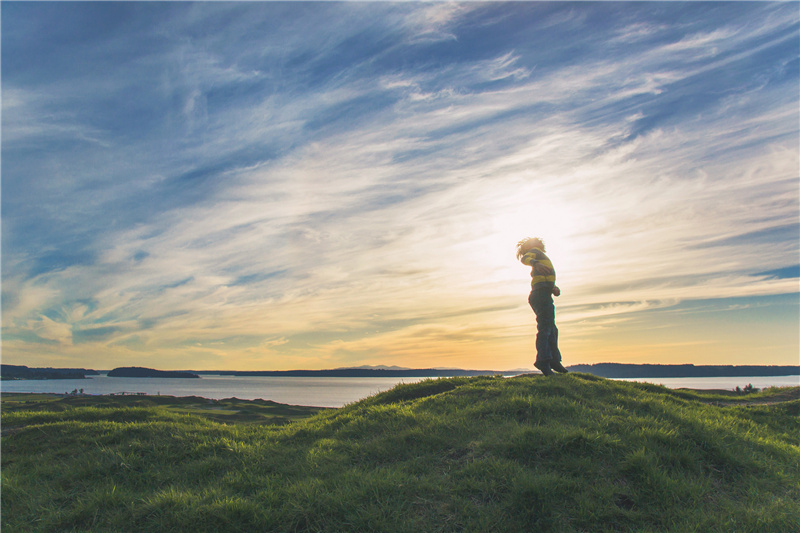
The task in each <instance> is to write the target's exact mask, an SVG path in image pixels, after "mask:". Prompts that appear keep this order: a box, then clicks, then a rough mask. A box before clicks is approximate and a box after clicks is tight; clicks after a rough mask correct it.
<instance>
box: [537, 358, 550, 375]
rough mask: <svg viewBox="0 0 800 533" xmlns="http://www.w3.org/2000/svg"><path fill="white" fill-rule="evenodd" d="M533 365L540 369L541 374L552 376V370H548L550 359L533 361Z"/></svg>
mask: <svg viewBox="0 0 800 533" xmlns="http://www.w3.org/2000/svg"><path fill="white" fill-rule="evenodd" d="M533 366H535V367H536V368H538V369H539V370H541V371H542V374H544V375H545V376H552V375H553V371H552V370H550V361H542V362H541V363H539V362H536V363H533Z"/></svg>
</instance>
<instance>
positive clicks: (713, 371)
mask: <svg viewBox="0 0 800 533" xmlns="http://www.w3.org/2000/svg"><path fill="white" fill-rule="evenodd" d="M567 368H568V369H569V370H570V371H572V372H582V373H586V374H593V375H595V376H600V377H604V378H698V377H745V376H764V377H765V376H794V375H800V365H739V366H736V365H654V364H644V365H639V364H625V363H597V364H592V365H572V366H568V367H567ZM138 370H147V372H141V373H140V376H137V377H154V376H156V375H158V377H202V376H204V375H215V376H237V377H337V378H360V377H363V378H375V377H389V378H426V377H430V378H439V377H470V376H493V375H500V376H507V377H508V376H517V375H520V374H532V373H538V372H535V371H533V370H468V369H452V368H450V369H442V368H422V369H414V368H396V367H395V368H381V367H361V368H335V369H328V370H184V371H162V370H154V369H138ZM111 372H113V371H111ZM100 373H101V371H98V370H91V369H74V368H71V369H58V368H28V367H26V366H18V365H0V377H2V379H3V380H11V379H17V380H19V379H83V378H85V377H86V376H93V375H94V376H96V375H99V374H100ZM103 373H105V372H103ZM109 374H110V373H109ZM181 374H183V375H181ZM187 374H193V376H188V375H187ZM130 377H133V376H130Z"/></svg>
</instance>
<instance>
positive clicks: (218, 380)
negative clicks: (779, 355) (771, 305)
mask: <svg viewBox="0 0 800 533" xmlns="http://www.w3.org/2000/svg"><path fill="white" fill-rule="evenodd" d="M423 379H425V378H329V377H320V378H307V377H239V376H214V375H205V376H202V377H201V378H200V379H169V378H110V377H108V376H106V375H100V376H94V377H92V378H91V379H51V380H25V381H3V382H0V390H1V391H2V392H48V393H57V394H63V393H65V392H71V391H73V390H75V389H83V392H84V393H85V394H115V393H121V392H127V393H134V392H144V393H146V394H165V395H170V396H200V397H203V398H211V399H215V400H221V399H223V398H234V397H235V398H240V399H243V400H254V399H256V398H262V399H264V400H272V401H275V402H278V403H286V404H291V405H313V406H318V407H342V406H343V405H346V404H348V403H352V402H355V401H358V400H361V399H363V398H366V397H368V396H371V395H374V394H377V393H378V392H382V391H386V390H389V389H391V388H392V387H394V386H395V385H397V384H398V383H416V382H418V381H422V380H423ZM623 381H643V382H648V383H655V384H658V385H664V386H665V387H669V388H672V389H677V388H691V389H727V390H730V389H734V388H736V387H737V386H739V387H742V388H744V387H745V386H747V385H748V384H752V385H753V386H754V387H757V388H759V389H763V388H764V387H773V386H775V387H797V386H800V376H774V377H772V376H767V377H764V376H752V377H748V376H745V377H725V378H636V379H625V380H623Z"/></svg>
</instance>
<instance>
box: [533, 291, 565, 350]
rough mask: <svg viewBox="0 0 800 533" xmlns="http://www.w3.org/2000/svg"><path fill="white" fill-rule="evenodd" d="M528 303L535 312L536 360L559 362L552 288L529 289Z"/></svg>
mask: <svg viewBox="0 0 800 533" xmlns="http://www.w3.org/2000/svg"><path fill="white" fill-rule="evenodd" d="M528 303H529V304H531V307H532V308H533V312H534V313H536V330H537V331H536V362H537V363H543V362H545V361H556V362H560V361H561V352H560V351H559V350H558V328H556V307H555V305H553V292H552V290H551V289H550V288H549V287H544V288H542V289H536V290H533V291H531V294H530V296H528Z"/></svg>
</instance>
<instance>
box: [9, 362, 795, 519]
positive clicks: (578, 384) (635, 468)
mask: <svg viewBox="0 0 800 533" xmlns="http://www.w3.org/2000/svg"><path fill="white" fill-rule="evenodd" d="M179 407H180V406H179ZM230 410H236V409H230ZM208 414H209V413H207V412H205V411H204V410H203V409H200V408H191V407H189V408H186V407H185V406H184V408H183V409H176V408H175V406H171V407H170V406H168V405H156V404H153V405H144V404H143V405H138V406H131V405H116V406H105V407H103V406H93V405H80V406H74V407H69V408H66V409H64V408H63V405H62V406H60V407H58V408H56V404H53V403H52V402H49V403H48V402H42V403H41V404H38V405H37V404H19V403H18V404H11V403H9V404H6V403H4V404H3V412H2V422H3V438H2V530H3V532H4V533H7V532H14V531H26V532H28V531H48V532H49V531H114V532H125V531H131V532H134V531H135V532H140V531H191V532H203V531H225V532H234V531H247V532H250V531H287V532H288V531H331V532H333V531H337V532H339V531H358V532H361V531H391V532H395V531H408V532H420V531H424V532H427V531H499V532H506V531H508V532H518V531H591V532H594V531H637V532H639V531H652V532H661V531H674V532H690V531H703V532H707V531H720V532H723V531H724V532H731V531H737V532H746V531H753V532H759V533H764V532H776V533H777V532H781V533H783V532H797V531H800V523H799V522H798V517H800V388H790V389H786V388H784V389H771V390H768V391H765V392H761V393H757V394H751V395H746V396H741V395H740V396H733V395H723V394H719V393H697V392H690V391H674V390H669V389H665V388H663V387H659V386H654V385H647V384H637V383H626V382H615V381H609V380H605V379H602V378H597V377H593V376H589V375H585V374H569V375H564V376H554V377H552V378H543V377H541V376H521V377H517V378H512V379H504V378H498V377H474V378H450V379H439V380H430V381H424V382H421V383H416V384H410V385H400V386H398V387H396V388H394V389H392V390H390V391H387V392H385V393H382V394H378V395H376V396H373V397H371V398H367V399H365V400H363V401H360V402H357V403H354V404H352V405H349V406H347V407H344V408H342V409H334V410H322V411H320V412H319V413H317V414H314V415H313V416H309V417H307V418H304V419H299V420H298V421H295V422H292V423H290V424H285V425H279V426H278V425H265V424H261V423H252V419H248V420H247V421H245V422H238V421H236V418H235V417H234V418H233V419H231V420H233V423H222V422H220V421H219V420H220V418H219V415H218V416H217V417H216V419H213V418H209V416H206V415H208Z"/></svg>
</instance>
